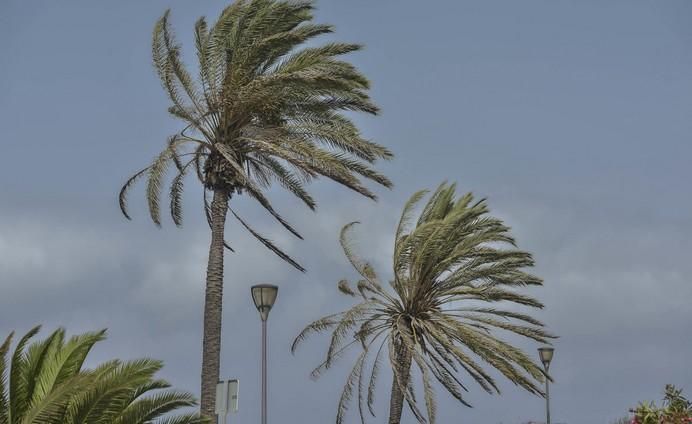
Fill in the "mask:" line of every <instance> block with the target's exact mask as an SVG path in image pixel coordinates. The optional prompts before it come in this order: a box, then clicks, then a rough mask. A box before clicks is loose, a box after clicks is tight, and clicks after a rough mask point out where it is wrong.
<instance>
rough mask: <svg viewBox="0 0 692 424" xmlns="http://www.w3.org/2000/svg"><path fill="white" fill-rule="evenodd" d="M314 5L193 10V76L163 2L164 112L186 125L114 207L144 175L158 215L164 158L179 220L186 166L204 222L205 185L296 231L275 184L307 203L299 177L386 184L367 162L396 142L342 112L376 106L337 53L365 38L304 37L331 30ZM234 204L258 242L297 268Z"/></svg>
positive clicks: (158, 40)
mask: <svg viewBox="0 0 692 424" xmlns="http://www.w3.org/2000/svg"><path fill="white" fill-rule="evenodd" d="M313 9H314V6H313V3H312V2H311V1H275V0H237V1H235V2H234V3H233V4H231V5H230V6H228V7H227V8H226V9H224V10H223V12H222V13H221V15H220V16H219V18H218V20H217V21H216V23H214V24H213V25H211V26H209V25H208V24H207V22H206V20H205V19H204V18H200V19H199V20H198V21H197V23H196V24H195V49H196V53H197V59H198V65H199V72H198V75H197V77H196V78H195V77H193V75H192V74H191V73H190V72H189V71H188V70H187V68H186V67H185V65H184V64H183V62H182V59H181V47H180V45H179V44H177V42H176V40H175V36H174V33H173V31H172V29H171V27H170V19H169V18H170V13H169V11H166V13H165V14H164V15H163V16H162V17H161V19H160V20H159V21H158V22H157V24H156V26H155V28H154V33H153V49H152V51H153V59H154V66H155V68H156V71H157V73H158V75H159V77H160V79H161V83H162V85H163V87H164V89H165V91H166V93H167V94H168V97H169V99H170V101H171V106H170V108H169V112H170V114H171V115H172V116H174V117H175V118H178V119H180V120H182V121H183V129H182V130H181V131H179V132H178V133H176V134H174V135H172V136H171V137H170V138H169V140H168V143H167V146H166V148H165V149H164V150H163V151H162V152H161V153H160V154H159V156H158V157H157V158H155V159H154V161H153V162H152V163H151V164H150V165H149V166H147V167H146V168H144V169H142V170H141V171H139V172H137V173H136V174H134V175H133V176H132V177H131V178H130V179H129V180H128V181H127V182H126V183H125V185H124V186H123V188H122V190H121V193H120V207H121V210H122V212H123V214H124V215H125V216H126V217H127V218H130V215H129V214H128V211H127V202H126V200H127V192H128V190H129V189H130V187H131V186H132V185H133V184H134V183H135V182H136V181H137V180H139V179H140V178H142V177H144V178H146V179H147V187H146V197H147V202H148V207H149V212H150V215H151V218H152V220H153V221H154V222H155V223H156V224H157V225H160V222H161V219H160V202H161V196H162V190H163V187H164V185H165V176H166V171H167V170H168V169H169V168H171V167H172V168H174V171H175V176H174V177H173V180H172V181H171V183H170V189H169V194H170V212H171V216H172V218H173V221H174V222H175V223H176V224H177V225H181V223H182V208H181V195H182V191H183V183H184V179H185V177H186V176H187V175H188V174H190V173H193V174H195V176H196V177H197V179H198V181H199V182H200V183H201V184H202V186H203V187H204V192H205V199H204V204H205V211H206V212H207V218H208V221H211V219H210V214H209V210H210V209H209V208H210V207H209V202H208V200H207V197H206V196H207V192H208V191H210V192H216V191H220V192H222V193H224V195H225V196H228V197H230V196H232V195H233V194H246V195H248V196H249V197H251V198H253V199H254V200H256V201H257V202H258V203H259V204H260V205H261V206H262V207H263V208H264V209H265V210H267V211H268V212H269V214H271V215H272V216H273V217H274V218H275V219H276V220H278V221H279V222H280V223H281V225H283V226H284V227H285V228H286V229H287V230H288V231H290V232H291V233H293V234H294V235H296V236H298V237H300V236H299V234H298V232H297V231H296V230H295V229H294V228H293V227H291V225H290V224H289V223H287V222H286V221H285V220H284V219H283V218H282V217H281V215H280V214H279V213H278V212H277V211H276V210H275V209H274V207H273V206H272V204H271V203H270V201H269V199H268V198H267V196H266V190H267V189H268V188H269V187H270V186H271V185H272V184H273V183H278V184H279V185H280V186H282V187H283V188H284V189H286V190H288V191H289V192H291V193H292V194H293V195H295V196H296V197H298V198H299V199H300V200H301V201H302V202H303V203H304V204H305V205H306V206H307V207H309V208H310V209H315V207H316V202H315V200H314V199H313V197H312V196H311V195H310V194H309V193H308V191H307V190H306V188H305V185H306V183H308V182H310V181H311V180H313V179H315V178H317V177H320V176H322V177H326V178H328V179H331V180H332V181H335V182H336V183H338V184H340V185H343V186H345V187H348V188H349V189H351V190H354V191H355V192H357V193H359V194H361V195H363V196H366V197H369V198H372V199H375V198H376V196H375V194H374V193H373V192H372V191H370V189H368V188H367V187H366V186H365V185H364V183H363V181H362V179H365V180H371V181H374V182H375V183H377V184H380V185H383V186H385V187H391V182H390V180H389V179H388V178H387V177H385V176H384V175H382V174H380V173H378V172H377V171H376V170H375V169H374V168H373V166H372V165H373V164H374V163H375V161H376V160H378V159H390V158H391V157H392V153H391V152H390V151H389V150H388V149H387V148H385V147H383V146H381V145H379V144H377V143H374V142H372V141H370V140H367V139H366V138H364V137H363V136H362V135H361V133H360V131H359V130H358V128H357V127H356V125H355V124H354V123H353V122H352V120H351V119H350V118H349V115H348V114H347V113H346V112H365V113H368V114H377V112H378V107H377V106H376V105H375V104H374V103H373V102H372V100H371V99H370V96H369V95H368V90H369V88H370V83H369V81H368V79H367V78H366V77H365V76H363V75H362V74H361V73H360V71H359V70H358V69H357V68H356V67H355V66H353V65H352V64H351V63H349V62H347V61H345V60H343V59H342V58H341V57H342V56H343V55H346V54H348V53H351V52H355V51H357V50H360V49H361V46H360V45H358V44H352V43H340V42H329V43H324V44H322V45H319V46H315V47H301V45H302V44H304V43H306V42H307V41H310V40H312V39H313V38H315V37H317V36H319V35H323V34H328V33H331V32H332V31H333V28H332V26H330V25H323V24H315V23H312V19H313ZM230 212H231V213H232V214H233V215H234V216H235V217H236V218H237V219H238V220H239V222H240V223H241V225H242V226H243V227H245V228H246V229H248V231H250V233H251V234H252V235H253V236H255V237H257V238H258V239H259V240H260V241H261V242H262V243H263V244H265V245H266V246H267V247H269V248H270V249H271V250H273V251H274V252H275V253H277V254H278V255H279V256H281V257H282V258H283V259H285V260H287V261H288V262H290V263H292V264H293V265H294V266H297V267H299V266H298V265H297V264H296V263H295V262H294V261H292V260H291V259H290V258H289V257H288V255H286V254H284V253H283V252H281V250H280V249H278V248H277V247H276V246H274V245H273V243H271V241H269V240H268V239H267V238H265V237H263V236H261V235H259V234H258V233H257V232H256V231H254V230H253V229H252V228H250V226H249V225H248V224H247V223H246V222H245V220H243V219H242V218H241V217H240V216H238V214H237V213H236V212H235V211H233V210H230Z"/></svg>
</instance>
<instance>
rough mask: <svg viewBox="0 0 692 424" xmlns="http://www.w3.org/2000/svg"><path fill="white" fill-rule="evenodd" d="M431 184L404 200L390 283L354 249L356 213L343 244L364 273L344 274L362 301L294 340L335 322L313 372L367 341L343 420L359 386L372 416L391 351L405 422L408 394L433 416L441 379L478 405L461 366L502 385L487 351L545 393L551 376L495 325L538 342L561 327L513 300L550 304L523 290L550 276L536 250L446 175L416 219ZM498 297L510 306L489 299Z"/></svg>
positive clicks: (486, 382) (396, 413)
mask: <svg viewBox="0 0 692 424" xmlns="http://www.w3.org/2000/svg"><path fill="white" fill-rule="evenodd" d="M425 193H426V192H425V191H420V192H417V193H415V194H414V195H413V196H412V197H411V198H410V199H409V201H408V202H407V203H406V206H405V207H404V210H403V214H402V215H401V219H400V221H399V225H398V228H397V230H396V237H395V242H394V255H393V259H394V261H393V276H394V278H393V280H392V281H390V283H389V285H390V287H389V288H387V287H385V285H384V284H382V283H381V282H380V280H379V279H378V277H377V276H376V274H375V272H374V271H373V268H372V267H371V266H370V264H369V263H368V262H366V261H365V260H363V259H361V258H360V257H359V256H358V255H357V254H356V253H355V251H354V249H353V247H352V244H351V239H350V237H349V234H350V231H351V229H352V228H353V225H354V224H355V223H351V224H348V225H346V226H345V227H344V228H343V230H342V231H341V246H342V247H343V250H344V252H345V254H346V256H347V257H348V259H349V261H350V262H351V264H352V265H353V267H354V268H355V269H356V271H357V272H358V273H359V274H360V279H359V280H358V282H357V283H356V285H355V288H353V287H352V286H351V285H350V284H349V283H348V281H346V280H342V281H340V282H339V284H338V288H339V290H340V291H341V292H342V293H344V294H346V295H349V296H353V297H357V298H360V299H359V300H360V301H359V302H358V303H357V304H356V305H355V306H353V307H351V308H350V309H348V310H346V311H344V312H340V313H337V314H333V315H328V316H326V317H324V318H321V319H319V320H317V321H315V322H313V323H311V324H310V325H308V326H307V327H306V328H305V329H304V330H303V331H302V332H301V333H300V334H299V335H298V337H297V338H296V339H295V341H294V343H293V346H292V351H294V352H295V349H296V347H297V346H298V345H299V344H300V343H301V342H302V341H303V340H305V338H306V337H307V336H309V335H310V334H313V333H316V332H331V341H330V343H329V349H328V351H327V356H326V359H325V361H324V362H322V363H321V364H320V365H319V366H318V367H317V368H315V370H314V371H313V372H312V375H313V377H315V378H316V377H319V375H320V374H321V373H322V372H323V371H324V370H326V369H328V368H330V367H331V365H332V364H333V362H334V361H335V360H336V359H337V358H339V357H340V356H342V355H343V354H344V352H346V351H347V350H348V349H349V348H351V347H360V349H361V353H360V355H359V356H358V359H357V360H356V363H355V365H354V366H353V369H352V370H351V373H350V374H349V376H348V379H347V381H346V385H345V387H344V390H343V392H342V395H341V399H340V401H339V406H338V412H337V417H336V422H337V423H342V422H343V418H344V413H345V412H346V410H347V407H348V405H349V401H350V400H351V398H352V397H353V396H354V389H355V390H357V398H358V410H359V413H360V418H361V420H362V421H363V422H365V412H364V411H365V406H367V408H368V410H369V411H370V413H371V414H372V415H374V409H373V400H374V393H375V383H376V381H377V376H378V371H379V367H380V363H381V359H382V356H383V355H386V354H387V353H386V352H388V359H389V365H390V366H391V369H392V371H393V381H392V387H391V397H390V410H389V423H390V424H398V423H399V422H400V420H401V414H402V409H403V406H404V402H405V403H406V404H408V406H409V407H410V409H411V411H412V412H413V414H414V416H415V417H416V418H417V420H418V421H419V422H421V423H422V422H426V421H427V422H430V423H434V422H435V414H436V403H435V396H434V389H433V381H434V380H436V381H437V382H438V383H439V384H441V385H442V387H443V388H444V389H446V390H447V391H448V392H449V393H451V395H452V396H453V397H455V398H456V399H457V400H458V401H459V402H461V403H462V404H464V405H467V406H470V405H469V404H468V402H467V401H466V400H465V399H464V397H463V391H467V390H468V389H467V387H466V384H465V383H464V382H463V379H462V378H461V377H460V376H458V375H457V374H458V372H460V371H461V370H463V371H464V372H465V374H466V375H468V376H470V377H471V378H472V379H473V380H474V381H476V383H478V384H479V385H480V386H481V387H482V388H483V389H484V390H485V391H487V392H488V393H493V392H497V393H500V389H499V387H498V386H497V384H496V382H495V380H494V379H493V378H492V377H491V376H490V375H489V374H488V373H487V372H486V371H485V370H484V369H483V367H482V366H481V362H479V360H480V361H482V362H484V363H486V364H487V365H489V366H491V367H493V368H495V369H496V370H498V371H499V372H500V373H501V374H503V375H504V376H505V377H507V378H508V379H509V380H510V381H512V382H513V383H514V384H517V385H519V386H521V387H523V388H524V389H526V390H528V391H529V392H531V393H534V394H539V395H540V394H542V392H541V389H540V388H539V384H538V383H540V382H542V381H543V378H544V375H543V373H542V371H541V368H540V367H539V366H538V365H537V364H535V363H534V362H533V361H532V360H531V359H530V358H529V357H528V356H527V355H526V354H525V353H524V352H522V351H521V350H520V349H518V348H516V347H514V346H512V345H511V344H509V343H508V342H506V341H503V340H502V339H500V338H499V337H498V336H496V335H495V334H493V331H492V330H506V331H509V332H512V333H515V334H518V335H520V336H523V337H528V338H530V339H533V340H536V341H538V342H540V343H547V342H548V339H550V338H551V337H553V336H551V335H549V334H548V333H546V332H545V331H544V330H543V329H542V327H543V324H541V323H540V322H539V321H537V320H536V319H534V318H532V317H530V316H528V315H526V314H523V313H521V312H519V311H517V310H514V309H513V308H511V307H510V306H511V305H512V304H518V305H522V306H528V307H532V308H541V307H542V306H543V305H541V303H540V302H538V301H537V300H536V299H534V298H532V297H529V296H527V295H525V294H522V293H520V292H519V290H518V289H520V288H523V287H524V286H534V285H541V284H542V281H541V279H539V278H538V277H536V276H534V275H531V274H529V273H527V272H526V271H523V270H522V269H523V268H526V267H531V266H533V264H534V261H533V259H532V257H531V254H529V253H527V252H523V251H521V250H519V249H517V248H516V245H515V242H514V239H513V238H512V237H511V236H510V234H509V228H508V227H507V226H505V225H504V224H503V223H502V221H500V220H499V219H496V218H493V217H491V216H489V215H487V214H488V207H487V206H486V202H485V200H480V201H474V198H473V195H472V194H471V193H469V194H466V195H464V196H462V197H460V198H458V199H455V185H447V184H442V185H441V186H440V187H439V188H438V189H437V190H436V191H435V192H434V194H433V195H432V196H431V197H430V199H429V200H428V202H427V204H426V205H425V207H424V208H423V209H422V212H421V214H420V216H419V217H418V220H417V222H416V223H415V225H411V222H412V220H413V213H414V208H415V206H416V204H417V203H418V202H419V201H420V200H421V199H422V198H423V196H424V195H425ZM507 245H509V248H507ZM497 302H502V305H504V307H501V306H490V305H485V303H493V304H494V303H497ZM517 322H518V323H517ZM385 346H386V348H385ZM373 356H374V358H373ZM370 363H372V365H369V364H370ZM416 369H417V370H418V371H419V372H420V376H421V377H422V388H423V392H424V399H425V405H426V412H425V413H424V412H423V411H422V410H421V408H419V407H418V405H417V404H416V397H415V390H414V385H413V380H414V374H413V373H414V370H416ZM366 379H367V380H366ZM426 415H427V418H426Z"/></svg>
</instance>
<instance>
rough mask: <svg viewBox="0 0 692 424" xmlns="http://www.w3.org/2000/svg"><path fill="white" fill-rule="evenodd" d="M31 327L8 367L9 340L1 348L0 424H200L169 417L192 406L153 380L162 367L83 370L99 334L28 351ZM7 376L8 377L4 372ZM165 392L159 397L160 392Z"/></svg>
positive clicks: (115, 364) (60, 335) (194, 418)
mask: <svg viewBox="0 0 692 424" xmlns="http://www.w3.org/2000/svg"><path fill="white" fill-rule="evenodd" d="M38 330H39V328H38V327H36V328H34V329H32V330H31V331H30V332H29V333H27V334H26V335H25V336H24V337H22V338H21V339H20V340H19V342H18V343H17V346H16V348H15V351H14V353H13V354H12V355H11V360H10V361H9V362H8V361H7V354H8V352H9V348H10V342H11V340H12V335H10V336H9V337H7V339H6V340H5V342H4V343H3V344H2V345H1V346H0V424H19V423H22V424H31V423H41V424H79V423H89V424H153V423H158V424H201V423H204V422H206V421H205V420H203V419H202V418H200V417H199V415H197V414H183V415H178V416H170V415H169V416H168V417H166V414H169V413H170V412H172V411H174V410H176V409H178V408H184V407H189V406H194V405H195V404H196V402H195V399H194V398H193V396H192V395H191V394H189V393H184V392H177V391H172V390H166V389H168V388H169V387H170V385H169V384H168V383H166V382H165V381H163V380H159V379H155V378H154V375H155V374H156V372H158V371H159V370H160V369H161V366H162V364H161V362H160V361H154V360H151V359H140V360H134V361H129V362H122V361H119V360H113V361H108V362H105V363H103V364H101V365H99V366H97V367H96V368H94V369H91V370H85V369H83V368H82V366H83V364H84V361H85V360H86V356H87V354H88V353H89V351H90V350H91V348H92V347H93V345H94V344H95V343H96V342H98V341H99V340H103V338H104V331H100V332H96V333H87V334H82V335H80V336H75V337H72V338H70V339H69V340H65V332H64V330H62V329H59V330H56V331H55V332H53V333H52V334H51V335H50V336H49V337H48V338H46V339H45V340H43V341H40V342H35V343H32V344H30V345H28V343H29V341H30V339H31V338H32V337H33V336H34V335H35V334H36V333H37V332H38ZM8 371H9V372H8ZM162 389H164V390H163V391H161V390H162Z"/></svg>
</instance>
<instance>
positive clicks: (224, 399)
mask: <svg viewBox="0 0 692 424" xmlns="http://www.w3.org/2000/svg"><path fill="white" fill-rule="evenodd" d="M239 386H240V381H238V380H226V381H219V382H218V383H217V384H216V410H215V411H214V412H216V415H218V416H219V417H224V416H226V415H227V414H228V413H229V412H232V413H235V412H238V390H239V388H240V387H239Z"/></svg>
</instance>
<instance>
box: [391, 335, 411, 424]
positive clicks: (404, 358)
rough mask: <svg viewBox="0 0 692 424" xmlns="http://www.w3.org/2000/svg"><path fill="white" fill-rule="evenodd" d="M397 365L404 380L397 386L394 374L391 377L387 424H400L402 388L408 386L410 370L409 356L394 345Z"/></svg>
mask: <svg viewBox="0 0 692 424" xmlns="http://www.w3.org/2000/svg"><path fill="white" fill-rule="evenodd" d="M396 349H397V353H396V358H397V364H399V374H400V375H401V376H403V378H405V379H406V380H404V381H402V382H401V384H399V381H398V379H397V377H396V374H394V376H393V377H392V394H391V396H390V398H389V421H388V423H389V424H399V423H400V422H401V413H402V412H403V409H404V392H403V391H402V390H401V388H402V387H404V388H406V386H407V385H408V375H409V370H410V368H411V355H410V354H409V353H408V352H407V351H406V349H404V348H403V347H402V346H401V344H397V345H396Z"/></svg>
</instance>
